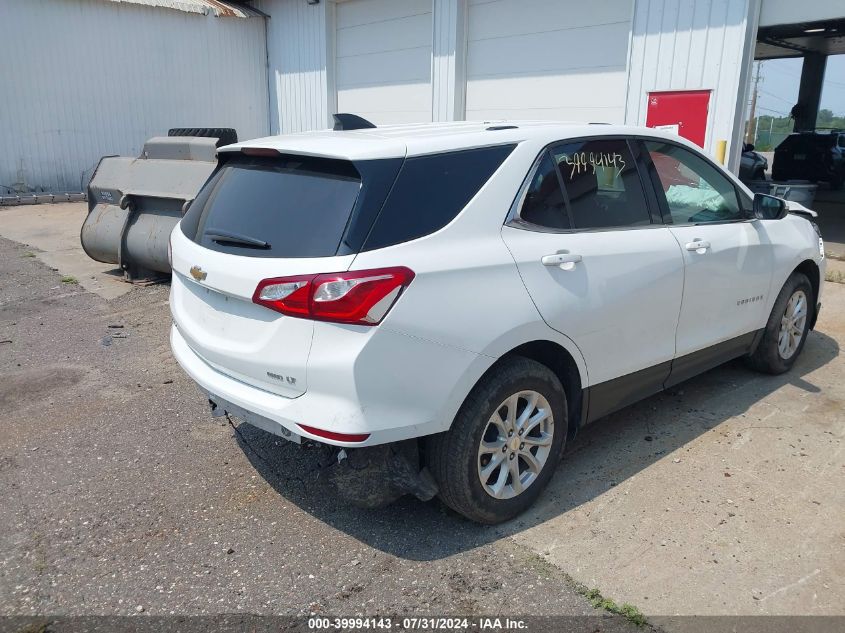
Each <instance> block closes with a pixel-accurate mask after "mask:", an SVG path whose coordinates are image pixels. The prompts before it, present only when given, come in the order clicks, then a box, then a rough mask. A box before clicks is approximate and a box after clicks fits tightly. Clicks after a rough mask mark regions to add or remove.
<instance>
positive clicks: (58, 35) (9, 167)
mask: <svg viewBox="0 0 845 633" xmlns="http://www.w3.org/2000/svg"><path fill="white" fill-rule="evenodd" d="M0 42H2V62H0V139H2V141H0V185H4V186H14V185H15V184H17V183H24V184H25V185H26V187H27V188H29V189H32V190H36V191H56V192H58V191H79V190H80V189H81V188H82V187H84V185H85V184H86V183H87V179H88V178H89V177H90V175H91V172H92V170H93V168H94V167H95V166H96V164H97V161H98V160H99V159H100V157H101V156H103V155H106V154H122V155H130V156H131V155H137V154H139V153H140V150H141V147H142V145H143V143H144V141H145V140H146V139H148V138H149V137H151V136H155V135H162V134H167V130H168V128H171V127H233V128H235V129H237V131H238V135H239V136H240V138H243V139H248V138H254V137H257V136H262V135H265V134H266V133H267V132H268V127H269V126H268V110H267V107H268V100H267V75H266V50H265V46H264V19H263V18H249V19H239V18H216V17H212V16H203V15H198V14H195V13H184V12H180V11H174V10H171V9H161V8H153V7H144V6H139V5H133V4H122V3H112V2H102V1H100V0H73V1H70V0H27V2H10V1H3V2H2V3H0Z"/></svg>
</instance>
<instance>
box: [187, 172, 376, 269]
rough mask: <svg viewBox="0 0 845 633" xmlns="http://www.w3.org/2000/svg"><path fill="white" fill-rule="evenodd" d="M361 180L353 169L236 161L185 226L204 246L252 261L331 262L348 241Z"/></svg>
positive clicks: (214, 181) (209, 186) (212, 183)
mask: <svg viewBox="0 0 845 633" xmlns="http://www.w3.org/2000/svg"><path fill="white" fill-rule="evenodd" d="M360 189H361V177H360V175H359V174H358V171H357V170H356V169H355V167H354V166H353V164H352V163H350V162H348V161H343V160H330V159H322V158H311V157H303V156H288V157H284V156H283V157H281V158H272V159H264V158H256V157H241V156H238V157H234V158H232V159H230V160H229V161H228V162H227V163H226V164H225V165H224V166H223V167H222V168H221V169H220V170H219V171H218V172H217V173H216V174H215V175H214V176H213V177H212V178H211V179H210V180H209V181H208V183H206V185H205V186H204V187H203V189H202V190H201V191H200V193H199V195H198V196H197V198H196V199H195V200H194V202H193V204H192V205H191V207H190V209H189V210H188V213H187V214H186V215H185V217H184V218H183V220H182V230H183V232H184V233H185V235H187V236H188V237H189V238H191V239H192V240H194V241H195V242H197V243H198V244H201V245H202V246H204V247H206V248H209V249H212V250H216V251H222V252H226V253H232V254H235V255H247V256H250V257H328V256H331V255H335V254H336V253H337V251H338V245H339V244H340V241H341V238H342V237H343V233H344V230H345V229H346V225H347V222H348V221H349V216H350V214H351V212H352V208H353V207H354V206H355V200H356V198H357V197H358V192H359V190H360Z"/></svg>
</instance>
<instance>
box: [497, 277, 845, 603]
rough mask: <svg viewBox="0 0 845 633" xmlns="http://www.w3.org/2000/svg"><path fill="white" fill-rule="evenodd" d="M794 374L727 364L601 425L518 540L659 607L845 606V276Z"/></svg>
mask: <svg viewBox="0 0 845 633" xmlns="http://www.w3.org/2000/svg"><path fill="white" fill-rule="evenodd" d="M825 286H826V287H825V289H824V296H823V299H822V300H823V302H824V309H823V311H822V313H821V317H820V320H819V323H818V326H817V331H816V332H814V333H813V334H812V335H811V337H810V338H809V340H808V341H807V344H806V346H805V349H804V351H803V355H802V357H801V358H800V359H799V361H798V363H797V364H796V366H795V367H794V368H793V370H792V371H791V372H789V373H788V374H785V375H783V376H764V375H760V374H756V373H753V372H751V371H749V370H747V369H746V368H745V367H744V366H743V365H742V364H741V363H740V362H733V363H729V364H727V365H724V366H722V367H720V368H718V369H715V370H713V371H710V372H708V373H707V374H705V375H703V376H701V377H698V378H694V379H692V380H690V381H688V382H686V383H684V384H681V385H679V386H678V387H676V388H673V389H672V390H671V391H670V392H668V393H664V394H661V395H658V396H655V397H653V398H650V399H649V400H646V401H644V402H642V403H640V404H637V405H635V406H633V407H629V408H628V409H625V410H623V411H620V412H619V413H616V414H614V415H612V416H610V417H609V418H606V419H605V420H603V421H601V422H598V423H597V426H596V428H594V429H590V430H589V431H588V432H587V433H585V434H584V436H581V437H580V438H578V440H577V441H576V445H575V446H574V447H572V450H571V451H570V453H569V455H568V457H567V458H566V459H565V461H564V463H563V464H562V465H561V466H560V468H559V471H558V472H557V474H556V476H555V478H554V479H553V481H552V483H551V485H550V487H549V490H548V491H547V492H546V494H545V495H544V496H543V497H542V499H541V503H540V505H539V506H538V507H537V508H536V510H535V511H534V512H533V513H532V514H531V515H530V516H529V517H526V518H525V519H524V520H523V522H522V526H521V527H520V528H519V529H515V530H514V532H513V538H514V539H515V540H516V541H517V542H518V543H522V544H523V545H526V546H528V547H530V548H532V549H533V550H534V551H536V552H537V553H538V554H540V555H541V556H542V557H543V558H544V559H545V560H548V561H549V562H551V563H553V564H555V565H557V566H559V567H561V568H562V569H565V570H566V571H567V572H568V573H569V574H570V575H572V576H573V577H574V578H575V579H576V580H578V581H580V582H582V583H584V584H586V585H588V586H591V587H593V586H595V587H599V588H601V590H602V591H603V592H605V593H606V594H607V595H611V596H614V598H616V599H617V600H620V601H627V602H630V603H632V604H636V605H637V606H638V607H639V608H640V609H641V610H642V611H643V612H644V613H646V614H649V615H652V616H655V615H664V616H665V615H676V614H680V615H692V614H699V615H700V614H714V615H715V614H720V615H721V614H724V615H761V614H768V615H786V614H793V615H798V614H801V615H845V442H843V438H845V360H843V357H842V355H841V354H840V347H841V345H842V344H843V343H845V317H843V316H842V315H843V314H845V285H842V284H832V283H827V284H825Z"/></svg>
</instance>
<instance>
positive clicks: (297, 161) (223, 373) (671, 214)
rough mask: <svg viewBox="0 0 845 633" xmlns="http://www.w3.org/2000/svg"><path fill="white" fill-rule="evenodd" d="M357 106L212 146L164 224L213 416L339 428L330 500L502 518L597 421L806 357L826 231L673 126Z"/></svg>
mask: <svg viewBox="0 0 845 633" xmlns="http://www.w3.org/2000/svg"><path fill="white" fill-rule="evenodd" d="M349 121H351V122H348V124H344V123H343V120H339V122H340V123H341V124H340V125H339V126H338V127H339V128H341V129H336V130H335V131H331V130H328V131H321V132H310V133H304V134H297V135H291V136H277V137H270V138H265V139H258V140H254V141H248V142H245V143H239V144H236V145H230V146H228V147H225V148H221V150H220V161H219V162H220V164H219V166H218V167H217V169H216V171H215V173H214V174H213V175H212V176H211V178H210V179H209V181H208V182H207V183H206V185H205V186H204V187H203V189H202V190H201V191H200V193H199V194H198V196H197V198H196V199H195V200H194V201H193V203H192V204H191V205H190V207H189V209H188V211H187V213H186V215H185V216H184V217H183V218H182V220H181V221H180V224H179V226H177V227H176V229H175V230H174V231H173V233H172V235H171V245H172V267H173V282H172V287H171V295H170V306H171V311H172V314H173V321H174V323H173V327H172V329H171V346H172V349H173V353H174V355H175V357H176V359H177V360H178V362H179V363H180V365H181V366H182V367H183V368H184V370H185V371H186V372H187V373H188V374H189V375H190V376H191V377H192V378H193V379H194V380H195V381H196V382H197V383H198V384H199V385H200V387H201V388H202V389H203V390H204V391H205V392H206V393H207V394H208V398H209V400H210V402H211V404H212V410H213V411H214V412H215V413H222V412H227V413H231V414H233V415H235V416H238V417H241V418H242V419H243V420H245V421H246V422H249V423H251V424H254V425H256V426H258V427H260V428H262V429H264V430H266V431H269V432H270V433H275V434H277V435H279V436H282V437H285V438H287V439H290V440H292V441H294V442H302V441H303V440H310V441H312V442H317V443H320V444H322V445H323V446H324V447H327V451H329V453H330V455H329V459H328V460H326V463H327V464H330V465H331V466H327V467H326V468H327V470H328V471H329V474H328V475H327V477H329V479H330V480H331V481H333V482H335V483H336V485H337V488H338V490H340V491H341V492H342V493H355V494H349V496H350V497H353V498H354V497H355V496H356V495H359V496H362V497H363V501H362V503H364V504H366V505H374V503H375V502H376V501H380V500H382V499H385V497H382V496H380V495H378V494H376V491H377V490H378V489H380V485H379V484H382V483H383V484H385V489H388V490H389V495H388V496H387V497H386V499H387V500H389V499H390V498H396V497H398V496H399V495H401V494H404V493H408V492H412V493H413V494H416V495H417V496H418V497H420V498H423V499H426V498H430V497H432V496H433V495H434V494H435V493H436V494H439V495H440V497H441V499H442V500H443V501H444V502H445V503H446V504H447V505H448V506H450V507H452V508H453V509H454V510H456V511H457V512H460V513H461V514H463V515H465V516H467V517H469V518H470V519H472V520H475V521H479V522H482V523H498V522H500V521H504V520H506V519H509V518H511V517H513V516H515V515H517V514H519V513H520V512H522V511H523V510H525V509H526V508H527V507H528V506H529V505H531V504H532V503H533V502H534V500H535V499H536V498H537V496H538V495H539V494H540V493H541V491H542V489H543V488H544V487H545V486H546V484H547V483H548V481H549V479H550V478H551V477H552V474H553V473H554V470H555V467H556V465H557V463H558V461H559V460H560V459H561V456H562V454H563V449H564V446H565V444H566V442H567V441H568V440H569V439H570V438H572V437H573V435H574V434H575V433H576V432H577V430H578V429H580V428H581V427H582V426H583V425H585V424H588V423H590V422H592V421H593V420H596V419H598V418H601V417H603V416H605V415H607V414H609V413H611V412H613V411H615V410H617V409H620V408H622V407H624V406H626V405H628V404H631V403H633V402H635V401H637V400H640V399H642V398H645V397H647V396H650V395H652V394H654V393H657V392H659V391H660V390H662V389H664V388H667V387H670V386H672V385H676V384H678V383H680V382H682V381H684V380H688V379H690V378H692V377H693V376H695V375H697V374H699V373H700V372H703V371H706V370H708V369H710V368H712V367H715V366H716V365H719V364H720V363H723V362H725V361H727V360H730V359H732V358H736V357H740V356H744V357H745V358H746V359H747V360H748V362H749V364H750V365H751V366H752V367H754V368H756V369H758V370H760V371H763V372H767V373H772V374H778V373H782V372H785V371H788V370H789V369H790V367H791V366H792V365H793V363H794V362H795V360H796V359H797V358H798V356H799V354H800V353H801V350H802V348H803V346H804V343H805V342H806V340H807V336H808V332H809V330H810V329H811V328H812V327H813V325H814V323H815V321H816V316H817V314H818V311H819V306H820V303H819V296H820V292H821V285H820V280H821V279H824V266H825V260H824V255H823V253H824V250H823V245H822V241H821V238H820V236H819V234H818V232H817V229H816V228H815V226H814V225H813V224H812V223H811V222H810V221H808V219H806V218H805V217H802V216H800V215H795V214H791V213H788V210H787V206H786V205H787V203H786V202H784V201H783V200H780V199H778V198H773V197H771V196H766V195H760V194H757V195H753V194H752V193H751V192H750V191H749V190H748V189H747V188H746V187H745V186H744V185H743V184H742V183H741V182H740V181H739V180H738V179H737V178H736V177H734V176H733V175H732V174H730V173H728V172H727V171H725V170H724V169H723V168H722V167H720V166H719V165H717V164H715V163H714V162H713V161H712V160H711V159H710V158H708V157H707V156H706V155H705V154H703V153H702V152H701V150H700V149H699V148H698V147H697V146H695V145H693V144H692V143H690V142H688V141H686V140H685V139H681V138H679V137H678V136H676V135H671V134H668V133H663V132H659V131H657V130H652V129H646V128H634V127H626V126H616V125H590V124H558V123H537V122H533V123H522V122H507V123H496V124H490V123H469V122H465V123H451V124H423V125H403V126H388V127H384V128H376V127H375V126H373V125H372V124H369V123H368V122H366V121H362V120H360V119H358V118H357V117H355V118H353V119H350V120H349ZM350 128H351V129H350ZM362 481H363V483H362Z"/></svg>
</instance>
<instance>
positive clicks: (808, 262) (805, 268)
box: [790, 259, 821, 330]
mask: <svg viewBox="0 0 845 633" xmlns="http://www.w3.org/2000/svg"><path fill="white" fill-rule="evenodd" d="M794 273H802V274H804V275H806V277H807V279H809V280H810V286H811V287H812V289H813V305H812V306H810V308H811V309H812V311H813V313H812V316H811V317H810V329H811V330H812V329H813V328H815V327H816V319H817V318H818V310H817V309H816V303H817V302H818V300H819V291H820V290H821V272H820V271H819V266H818V264H816V262H814V261H813V260H812V259H805V260H804V261H803V262H801V263H800V264H798V266H796V267H795V269H794V270H793V271H792V272H791V273H790V275H792V274H794Z"/></svg>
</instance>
